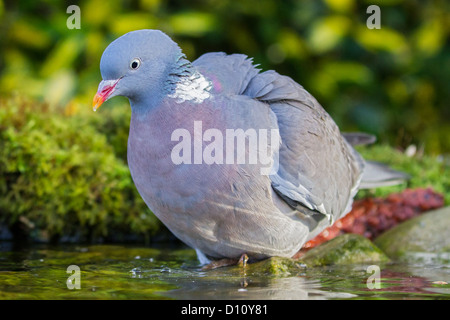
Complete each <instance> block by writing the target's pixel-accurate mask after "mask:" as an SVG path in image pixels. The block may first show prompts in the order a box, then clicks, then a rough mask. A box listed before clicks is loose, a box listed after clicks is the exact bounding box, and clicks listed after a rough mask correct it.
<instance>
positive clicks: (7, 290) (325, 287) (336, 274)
mask: <svg viewBox="0 0 450 320" xmlns="http://www.w3.org/2000/svg"><path fill="white" fill-rule="evenodd" d="M70 265H75V266H78V267H79V270H80V273H79V275H80V276H79V278H78V279H75V278H74V277H72V278H71V280H72V282H70V283H69V286H71V285H75V284H77V283H79V285H80V289H76V288H74V289H69V288H68V284H67V281H68V278H69V277H71V276H74V275H75V274H74V273H72V272H69V273H68V272H67V268H68V267H69V266H70ZM368 266H369V265H349V266H341V267H320V268H306V267H305V268H304V269H303V270H302V271H301V272H299V273H298V274H295V275H290V276H284V277H275V276H269V275H261V274H249V273H248V272H245V271H244V270H241V271H242V272H236V270H234V271H233V270H230V269H229V268H219V269H215V270H210V271H202V270H201V269H200V267H199V266H198V263H197V260H196V256H195V252H194V251H193V250H191V249H188V248H185V247H182V248H173V247H172V248H169V247H168V248H158V249H156V248H145V247H134V246H118V245H95V246H57V247H51V246H33V247H30V248H26V249H15V248H12V247H11V245H10V244H9V243H0V299H245V300H259V299H450V284H445V283H450V266H448V265H419V264H417V265H406V264H384V265H380V266H379V267H380V270H381V274H380V275H381V279H380V287H381V288H380V289H369V288H368V284H367V282H368V278H369V277H370V276H371V275H372V274H373V273H371V272H369V273H368V272H367V268H368ZM78 280H79V282H78ZM369 282H370V281H369ZM370 283H373V282H370Z"/></svg>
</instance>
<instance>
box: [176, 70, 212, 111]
mask: <svg viewBox="0 0 450 320" xmlns="http://www.w3.org/2000/svg"><path fill="white" fill-rule="evenodd" d="M211 88H212V84H211V82H210V81H208V80H207V79H206V78H205V77H204V76H203V75H202V74H201V73H200V72H198V71H195V72H194V73H193V74H192V75H190V76H188V77H181V78H180V81H178V82H177V83H176V87H175V91H174V92H173V93H172V94H169V97H170V98H174V99H176V102H177V103H183V102H185V101H192V102H194V103H202V102H203V101H204V100H205V99H208V98H209V97H211V93H210V92H209V91H210V90H211Z"/></svg>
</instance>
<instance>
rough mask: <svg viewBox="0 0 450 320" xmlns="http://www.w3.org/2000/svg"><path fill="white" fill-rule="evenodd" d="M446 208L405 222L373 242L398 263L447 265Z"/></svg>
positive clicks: (449, 216) (449, 222) (448, 214)
mask: <svg viewBox="0 0 450 320" xmlns="http://www.w3.org/2000/svg"><path fill="white" fill-rule="evenodd" d="M449 228H450V207H445V208H441V209H438V210H433V211H430V212H428V213H425V214H423V215H420V216H418V217H415V218H413V219H411V220H408V221H405V222H403V223H401V224H399V225H397V226H396V227H394V228H392V229H390V230H388V231H386V232H385V233H383V234H382V235H380V236H379V237H378V238H377V239H375V243H376V245H377V246H379V247H380V248H381V249H382V250H383V251H384V252H385V253H386V254H387V255H388V256H389V257H390V258H392V259H395V260H398V261H408V262H426V263H450V237H449V236H448V235H449Z"/></svg>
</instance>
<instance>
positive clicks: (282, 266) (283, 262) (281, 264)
mask: <svg viewBox="0 0 450 320" xmlns="http://www.w3.org/2000/svg"><path fill="white" fill-rule="evenodd" d="M303 270H304V265H303V264H302V263H301V262H299V261H296V260H293V259H289V258H281V257H271V258H269V259H265V260H262V261H258V262H255V263H251V264H248V274H252V275H255V274H258V275H273V276H287V275H291V274H297V273H299V272H301V271H303Z"/></svg>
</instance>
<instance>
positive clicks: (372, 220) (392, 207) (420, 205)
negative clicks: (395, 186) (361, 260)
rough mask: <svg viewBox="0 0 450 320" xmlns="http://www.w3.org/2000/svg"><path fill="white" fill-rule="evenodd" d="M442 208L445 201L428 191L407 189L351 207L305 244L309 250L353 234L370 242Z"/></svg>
mask: <svg viewBox="0 0 450 320" xmlns="http://www.w3.org/2000/svg"><path fill="white" fill-rule="evenodd" d="M443 205H444V197H443V196H442V195H441V194H439V193H436V192H435V191H433V190H432V189H431V188H417V189H406V190H404V191H402V192H400V193H394V194H391V195H389V196H388V197H386V198H365V199H361V200H356V201H355V202H354V203H353V208H352V211H350V212H349V213H348V214H347V215H346V216H345V217H343V218H342V219H339V220H338V221H336V223H335V224H334V225H332V226H330V227H328V228H327V229H325V230H324V231H322V233H320V234H319V235H317V236H316V237H315V238H314V239H312V240H310V241H308V242H307V243H306V244H305V245H304V246H303V248H302V250H308V249H311V248H314V247H316V246H318V245H319V244H321V243H324V242H326V241H328V240H331V239H333V238H335V237H337V236H338V235H341V234H344V233H356V234H360V235H363V236H365V237H366V238H369V239H371V240H372V239H374V238H375V237H376V236H378V235H379V234H381V233H383V232H384V231H386V230H389V229H391V228H392V227H394V226H396V225H397V224H399V223H401V222H403V221H406V220H408V219H411V218H413V217H415V216H418V215H420V214H422V213H424V212H426V211H429V210H432V209H437V208H440V207H442V206H443Z"/></svg>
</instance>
